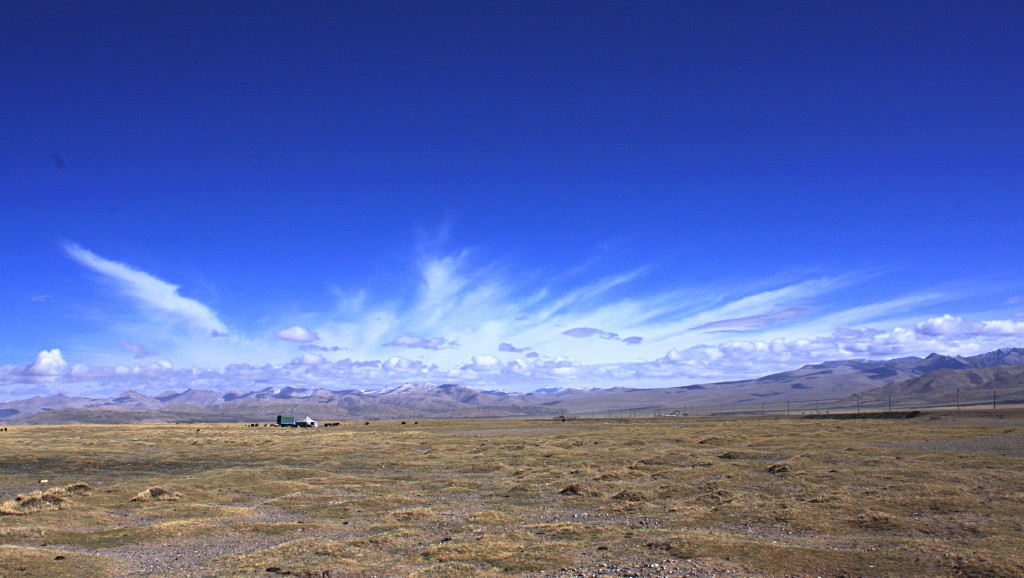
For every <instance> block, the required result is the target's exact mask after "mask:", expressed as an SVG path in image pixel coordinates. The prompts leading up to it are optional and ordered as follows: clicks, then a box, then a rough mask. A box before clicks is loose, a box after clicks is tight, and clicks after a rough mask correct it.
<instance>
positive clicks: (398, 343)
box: [384, 335, 459, 350]
mask: <svg viewBox="0 0 1024 578" xmlns="http://www.w3.org/2000/svg"><path fill="white" fill-rule="evenodd" d="M458 346H459V344H458V343H456V342H454V341H451V340H449V339H445V338H444V337H431V338H430V339H427V338H425V337H420V336H418V335H401V336H398V337H396V338H394V339H392V340H391V341H390V342H388V343H385V344H384V347H410V348H414V349H416V348H419V349H434V350H437V349H454V348H456V347H458Z"/></svg>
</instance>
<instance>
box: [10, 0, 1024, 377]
mask: <svg viewBox="0 0 1024 578" xmlns="http://www.w3.org/2000/svg"><path fill="white" fill-rule="evenodd" d="M1021 29H1024V6H1022V5H1021V4H1020V3H1018V2H986V3H968V2H933V1H930V2H901V3H897V5H892V3H881V2H857V3H851V2H844V3H840V2H622V3H590V4H581V3H538V2H522V1H519V2H491V3H478V2H385V1H381V2H353V3H337V2H324V3H314V2H309V3H302V5H301V6H300V7H295V6H291V5H285V4H281V3H270V2H249V3H236V2H201V3H200V2H196V3H190V2H180V3H174V4H173V5H154V4H150V3H137V2H132V3H129V2H124V3H117V2H107V3H103V5H102V6H96V5H92V4H91V3H70V2H66V3H63V2H17V3H15V4H14V5H12V6H9V7H8V8H6V9H5V16H4V18H3V19H2V20H0V54H3V55H4V57H3V61H2V63H0V127H2V128H0V153H2V154H0V247H2V249H0V269H2V271H3V277H4V282H3V283H2V284H0V299H2V302H3V303H4V306H3V308H2V309H0V396H3V397H23V396H27V395H32V394H35V393H56V392H61V391H64V392H68V393H80V392H82V393H102V392H113V391H120V390H123V389H125V388H126V387H129V386H130V387H133V388H135V389H139V390H142V391H159V390H161V389H166V388H168V387H173V388H179V389H180V388H184V387H198V386H203V387H211V388H219V389H227V388H242V389H246V388H250V386H252V385H253V384H256V383H300V384H304V385H310V386H322V387H328V388H341V387H346V386H350V385H351V386H357V387H372V386H374V385H377V384H380V385H385V384H391V383H396V382H403V381H431V382H458V383H465V384H467V385H476V386H487V387H501V388H505V389H509V390H530V389H534V388H537V387H545V386H550V385H560V386H575V387H579V386H602V387H606V386H611V385H627V386H644V387H657V386H667V385H679V384H683V383H694V382H707V381H716V380H724V379H736V378H741V377H752V376H758V375H762V374H765V373H769V372H772V371H779V370H784V369H791V368H795V367H799V366H800V365H803V364H805V363H810V362H815V361H821V360H825V359H841V358H864V357H892V356H899V355H923V354H927V353H930V352H932V351H938V352H943V353H950V354H963V355H970V354H974V353H979V352H982V351H987V350H990V349H994V348H997V347H1008V346H1021V345H1024V297H1022V296H1024V274H1022V272H1021V269H1020V264H1019V255H1020V247H1022V246H1024V227H1021V223H1022V222H1024V209H1022V206H1024V205H1022V203H1021V202H1020V200H1019V198H1020V192H1021V191H1022V188H1024V187H1022V185H1024V170H1022V168H1024V138H1021V135H1022V134H1024V106H1021V103H1022V102H1024V37H1022V35H1021V34H1020V30H1021ZM55 350H56V351H55Z"/></svg>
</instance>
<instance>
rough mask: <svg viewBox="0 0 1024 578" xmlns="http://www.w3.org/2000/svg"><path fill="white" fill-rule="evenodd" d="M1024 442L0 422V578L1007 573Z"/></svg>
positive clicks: (879, 424)
mask: <svg viewBox="0 0 1024 578" xmlns="http://www.w3.org/2000/svg"><path fill="white" fill-rule="evenodd" d="M1022 444H1024V418H1022V417H1021V415H1020V414H1014V413H1012V412H1011V413H1005V412H1004V413H999V414H996V413H994V412H993V413H991V414H985V413H983V412H977V414H976V415H975V416H973V417H972V416H970V415H967V413H966V412H965V413H962V414H956V413H953V412H951V413H948V414H944V415H939V414H933V415H929V414H925V415H922V416H920V417H917V418H915V419H907V420H891V419H890V420H881V419H878V420H876V419H858V420H828V419H826V420H807V419H797V418H796V417H794V418H792V419H789V418H753V419H751V418H748V419H711V418H704V419H672V418H663V419H656V420H614V421H613V420H607V421H601V420H595V421H591V420H579V421H569V422H558V421H549V420H464V421H420V422H419V423H418V424H414V423H413V422H411V421H410V422H408V423H407V424H405V425H402V424H401V423H400V422H398V421H387V422H385V421H381V422H371V424H370V425H364V424H363V422H356V423H343V425H342V426H340V427H331V428H320V429H290V428H270V427H267V428H263V427H261V428H248V427H244V426H243V425H240V424H217V425H201V426H196V425H188V426H185V425H132V426H109V425H102V426H22V427H11V428H9V431H7V432H4V433H0V465H2V468H0V575H3V576H22V575H26V576H50V577H57V576H126V575H141V574H154V575H165V576H185V575H193V576H222V575H239V576H248V575H256V576H272V575H281V574H290V575H293V576H406V575H408V576H460V577H461V576H499V575H525V576H669V575H695V576H710V575H713V574H718V575H723V574H727V573H732V574H733V575H766V576H782V575H785V574H789V575H800V576H803V575H813V576H823V575H831V576H835V575H849V576H884V575H893V576H895V575H899V576H911V575H919V576H1021V575H1024V557H1022V552H1024V452H1022ZM41 479H45V480H47V481H46V483H40V480H41Z"/></svg>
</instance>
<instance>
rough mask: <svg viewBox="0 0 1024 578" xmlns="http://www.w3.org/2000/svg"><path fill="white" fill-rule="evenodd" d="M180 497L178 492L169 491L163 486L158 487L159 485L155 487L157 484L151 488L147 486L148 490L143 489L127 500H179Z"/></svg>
mask: <svg viewBox="0 0 1024 578" xmlns="http://www.w3.org/2000/svg"><path fill="white" fill-rule="evenodd" d="M180 499H181V494H179V493H178V492H171V491H168V490H165V489H163V488H160V487H157V486H153V487H152V488H149V489H148V490H143V491H141V492H139V493H138V494H135V497H134V498H132V499H131V500H129V501H131V502H145V501H149V500H165V501H173V500H180Z"/></svg>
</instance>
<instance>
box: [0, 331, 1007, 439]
mask: <svg viewBox="0 0 1024 578" xmlns="http://www.w3.org/2000/svg"><path fill="white" fill-rule="evenodd" d="M993 388H998V389H1001V390H1010V391H1012V390H1014V388H1018V389H1020V390H1022V391H1024V348H1013V349H1000V350H997V351H992V352H989V353H984V354H981V355H975V356H971V357H959V356H955V357H951V356H946V355H939V354H934V353H933V354H931V355H929V356H927V357H925V358H923V359H922V358H919V357H902V358H898V359H890V360H884V361H868V360H845V361H830V362H826V363H820V364H815V365H805V366H804V367H801V368H799V369H796V370H793V371H786V372H782V373H776V374H773V375H768V376H765V377H761V378H758V379H748V380H742V381H730V382H720V383H711V384H701V385H686V386H680V387H666V388H651V389H648V388H643V389H640V388H623V387H617V388H610V389H597V388H588V389H572V388H552V387H546V388H543V389H538V390H536V391H534V392H531V393H508V392H504V391H493V390H478V389H474V388H472V387H467V386H463V385H456V384H443V385H434V384H424V383H408V384H405V385H401V386H396V387H387V388H381V389H376V390H363V389H351V390H327V389H303V388H295V387H284V388H275V387H268V388H265V389H261V390H258V391H250V392H242V391H229V392H219V391H209V390H201V389H188V390H185V391H183V392H176V391H167V392H164V393H160V394H157V395H153V396H150V395H143V394H141V393H138V392H134V391H128V392H125V393H122V394H120V395H117V396H113V397H108V398H102V399H92V398H87V397H71V396H67V395H64V394H58V395H53V396H47V397H42V396H37V397H33V398H30V399H23V400H18V401H11V402H6V403H0V421H2V422H3V423H11V424H15V423H25V424H28V423H36V424H43V423H46V424H61V423H163V422H186V423H195V422H266V421H272V420H273V418H274V416H276V415H278V414H288V415H296V416H299V415H302V416H305V415H310V416H313V417H314V418H317V419H322V420H345V419H399V418H401V419H405V418H423V419H427V418H469V417H511V416H551V415H558V414H580V413H587V412H607V411H610V410H626V409H641V408H663V409H665V410H674V409H680V408H687V407H689V408H695V407H702V406H705V407H706V406H722V405H730V406H737V405H743V404H747V405H751V404H778V403H786V402H801V401H807V400H822V399H834V400H841V399H847V400H853V399H857V400H861V401H864V402H868V403H870V402H879V401H881V400H884V399H887V398H888V397H889V396H893V397H894V398H896V399H898V400H901V401H909V400H914V401H921V402H928V403H944V402H952V401H953V400H954V399H960V397H959V396H960V395H963V396H964V399H967V398H968V397H970V395H972V394H974V393H975V392H978V391H981V390H986V391H987V390H991V389H993Z"/></svg>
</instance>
